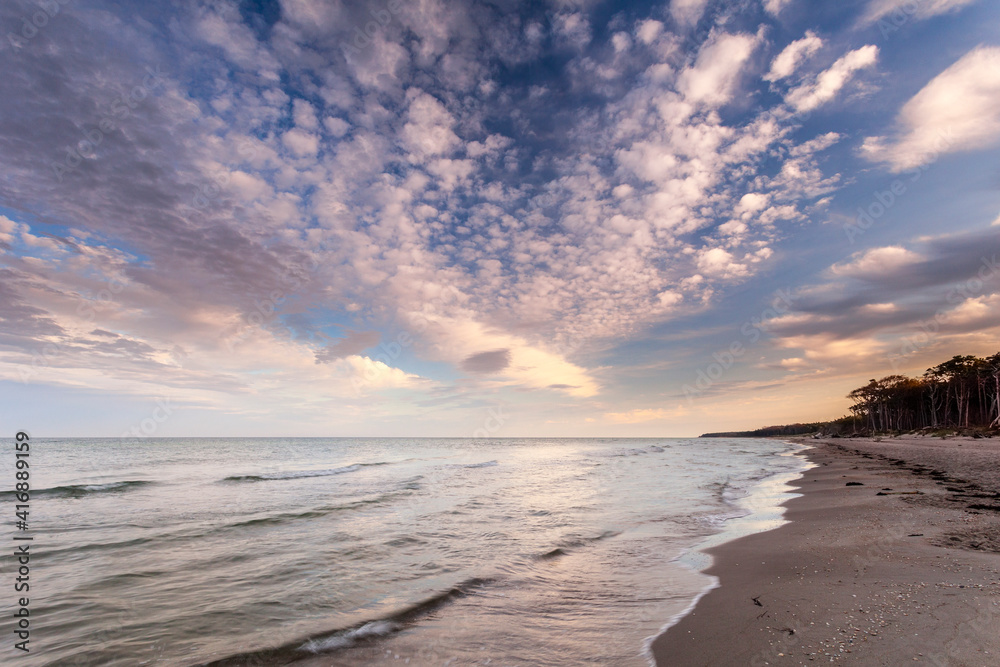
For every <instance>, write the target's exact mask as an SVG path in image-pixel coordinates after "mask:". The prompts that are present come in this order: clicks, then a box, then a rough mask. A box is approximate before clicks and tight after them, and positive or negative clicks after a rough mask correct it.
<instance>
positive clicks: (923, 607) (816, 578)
mask: <svg viewBox="0 0 1000 667" xmlns="http://www.w3.org/2000/svg"><path fill="white" fill-rule="evenodd" d="M804 442H805V443H806V444H809V445H813V446H814V447H815V448H814V449H812V450H809V451H808V452H807V456H808V457H809V458H810V459H811V460H812V461H813V462H814V463H816V464H817V467H815V468H813V469H812V470H809V471H807V472H806V473H805V475H804V477H803V478H802V480H800V481H799V482H796V483H795V485H796V486H797V487H798V488H799V489H800V490H801V492H802V493H803V495H802V496H801V497H798V498H795V499H793V500H791V501H789V502H788V503H787V514H786V518H787V519H789V520H790V523H788V524H786V525H784V526H782V527H781V528H778V529H777V530H774V531H770V532H766V533H758V534H756V535H751V536H748V537H744V538H741V539H739V540H735V541H733V542H729V543H726V544H724V545H721V546H719V547H716V548H715V549H712V550H711V551H710V553H711V554H712V555H713V557H714V564H713V566H712V567H711V568H710V569H709V570H708V573H710V574H713V575H715V576H717V577H718V578H719V580H720V587H719V588H716V589H715V590H713V591H711V592H709V593H708V594H707V595H705V596H704V597H703V598H702V599H701V601H700V602H699V603H698V605H697V606H696V607H695V609H694V611H693V612H692V613H691V614H690V615H688V616H686V617H685V618H683V619H682V620H681V621H680V622H679V623H678V624H677V625H675V626H673V627H672V628H670V630H668V631H667V632H666V633H665V634H664V635H662V636H661V637H659V638H658V639H657V640H656V641H655V642H654V643H653V652H654V655H655V657H656V661H657V665H658V666H659V667H691V666H700V665H712V666H713V667H718V666H722V665H741V666H746V665H808V664H815V663H828V662H836V663H842V664H847V665H903V664H915V663H923V664H932V665H949V666H954V667H962V666H966V665H968V666H976V667H987V666H988V667H997V666H998V665H1000V495H998V492H1000V440H996V439H985V440H971V439H969V440H965V439H962V440H959V439H949V440H946V441H942V440H939V439H929V438H928V439H923V438H903V439H886V440H884V441H882V442H874V441H871V440H848V439H838V440H828V441H819V440H805V441H804ZM854 483H859V484H860V485H855V484H854ZM848 484H851V485H850V486H848ZM883 489H885V490H883ZM915 492H916V493H915ZM879 493H882V494H885V495H877V494H879Z"/></svg>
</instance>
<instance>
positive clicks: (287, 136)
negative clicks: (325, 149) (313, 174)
mask: <svg viewBox="0 0 1000 667" xmlns="http://www.w3.org/2000/svg"><path fill="white" fill-rule="evenodd" d="M281 142H282V143H283V144H285V147H286V148H288V150H290V151H291V152H292V153H293V154H294V155H296V156H298V157H310V156H314V155H316V153H317V152H318V151H319V137H318V136H316V135H315V134H313V133H311V132H306V131H305V130H300V129H299V128H294V129H291V130H289V131H288V132H285V133H284V134H283V135H282V136H281Z"/></svg>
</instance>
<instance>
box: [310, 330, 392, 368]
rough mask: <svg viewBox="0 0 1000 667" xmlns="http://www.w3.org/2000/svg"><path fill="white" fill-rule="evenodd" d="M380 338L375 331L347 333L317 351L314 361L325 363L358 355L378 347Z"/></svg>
mask: <svg viewBox="0 0 1000 667" xmlns="http://www.w3.org/2000/svg"><path fill="white" fill-rule="evenodd" d="M381 338H382V336H381V334H379V332H377V331H348V332H347V335H346V336H345V337H343V338H338V339H335V340H333V341H331V342H330V343H329V344H327V345H326V347H324V348H322V349H320V350H318V351H317V352H316V361H317V362H324V363H327V362H330V361H334V360H335V359H343V358H345V357H350V356H356V355H359V354H361V353H362V352H364V351H365V350H367V349H369V348H373V347H375V346H376V345H378V343H379V341H380V340H381Z"/></svg>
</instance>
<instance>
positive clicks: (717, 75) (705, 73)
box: [677, 33, 758, 106]
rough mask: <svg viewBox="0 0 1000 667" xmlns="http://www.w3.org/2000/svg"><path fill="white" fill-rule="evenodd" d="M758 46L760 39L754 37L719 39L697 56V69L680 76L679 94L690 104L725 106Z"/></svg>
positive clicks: (735, 35) (726, 34)
mask: <svg viewBox="0 0 1000 667" xmlns="http://www.w3.org/2000/svg"><path fill="white" fill-rule="evenodd" d="M757 43H758V40H757V38H756V37H754V36H751V35H745V34H728V33H720V34H718V35H716V36H715V37H714V38H713V39H711V40H710V41H709V42H708V43H707V44H706V45H705V46H703V47H702V48H701V50H700V51H699V52H698V59H697V60H696V61H695V63H694V66H693V67H690V68H688V69H685V70H684V71H683V72H681V74H680V77H679V78H678V81H677V87H678V90H680V92H681V93H683V94H684V97H685V99H686V100H688V101H691V102H700V103H703V104H707V105H710V106H722V105H724V104H726V103H727V102H729V101H730V100H731V99H732V97H733V95H734V93H735V92H736V84H737V83H738V82H739V76H740V73H741V72H742V71H743V67H744V65H745V64H746V62H747V61H748V60H749V59H750V55H751V54H752V53H753V51H754V49H755V48H756V47H757Z"/></svg>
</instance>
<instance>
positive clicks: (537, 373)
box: [0, 0, 1000, 437]
mask: <svg viewBox="0 0 1000 667" xmlns="http://www.w3.org/2000/svg"><path fill="white" fill-rule="evenodd" d="M0 28H2V30H3V32H4V34H5V35H6V37H5V38H4V39H3V40H0V41H2V44H0V54H2V58H3V62H4V65H5V70H6V74H5V76H4V77H3V79H2V81H0V152H2V156H3V162H2V165H3V166H2V169H3V178H2V180H0V399H2V400H0V405H2V407H0V417H2V421H3V423H4V424H7V426H8V428H9V429H10V430H11V431H12V432H13V430H14V429H27V430H29V431H31V432H33V434H37V435H39V436H45V435H53V436H70V435H92V436H117V435H121V434H125V433H130V434H134V435H142V436H180V435H188V436H196V435H205V436H219V435H275V436H276V435H292V436H305V435H316V436H322V435H391V436H431V435H447V436H459V437H469V436H474V435H475V436H483V435H491V436H498V437H499V436H545V437H550V436H580V435H620V436H670V435H692V434H698V433H700V432H704V431H712V430H731V429H738V428H753V427H758V426H763V425H767V424H772V423H784V422H791V421H797V420H818V419H827V418H832V417H836V416H839V415H840V414H842V413H843V412H844V411H845V408H846V404H847V401H846V399H845V398H844V396H845V394H846V393H847V392H848V391H850V390H851V389H853V388H854V387H856V386H859V385H861V384H864V383H865V382H867V380H868V379H869V378H871V377H880V376H883V375H888V374H890V373H896V372H901V373H920V372H922V371H923V370H924V369H925V368H927V367H928V366H930V365H932V364H934V363H937V362H938V361H940V360H942V359H943V358H947V357H949V356H951V355H954V354H959V353H961V354H991V353H993V352H996V351H997V349H998V347H1000V345H998V337H997V333H998V328H997V327H998V324H1000V322H998V310H997V307H996V306H997V305H998V303H1000V276H998V275H997V274H998V272H1000V268H998V267H997V265H996V261H995V255H996V254H997V253H998V251H1000V162H998V159H997V158H998V155H1000V152H998V148H1000V6H997V4H996V3H991V2H987V1H986V0H978V1H977V0H858V1H848V2H838V3H816V2H806V1H805V0H741V1H739V2H714V1H711V0H674V1H673V2H668V3H648V2H643V3H632V4H627V3H608V2H593V1H587V0H580V1H575V2H574V1H569V0H563V1H552V2H547V3H516V2H494V3H481V2H438V1H434V0H420V1H406V0H393V1H392V2H379V1H376V2H372V3H360V2H350V3H346V2H337V1H333V0H281V1H278V0H274V1H268V2H235V1H218V2H195V1H190V2H186V1H185V2H172V3H168V4H163V3H133V2H124V1H122V2H88V1H84V0H72V1H69V0H63V1H60V0H50V1H49V2H41V3H37V4H35V3H31V2H24V1H21V0H13V1H12V2H7V3H4V6H3V8H2V9H0Z"/></svg>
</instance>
